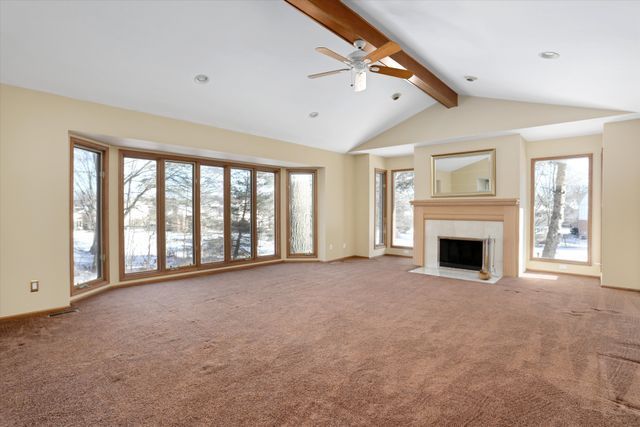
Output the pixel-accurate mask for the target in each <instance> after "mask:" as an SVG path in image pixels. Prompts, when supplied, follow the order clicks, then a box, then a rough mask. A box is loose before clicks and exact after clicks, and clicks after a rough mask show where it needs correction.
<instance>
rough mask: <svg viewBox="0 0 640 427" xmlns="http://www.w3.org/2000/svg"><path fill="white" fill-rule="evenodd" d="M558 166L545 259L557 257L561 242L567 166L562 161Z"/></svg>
mask: <svg viewBox="0 0 640 427" xmlns="http://www.w3.org/2000/svg"><path fill="white" fill-rule="evenodd" d="M556 164H557V170H556V174H555V185H554V188H553V209H552V210H551V217H550V219H549V227H548V229H547V237H546V238H545V242H544V249H543V250H542V256H543V257H544V258H553V257H555V254H556V250H557V248H558V243H559V242H560V225H561V224H562V221H563V212H564V205H565V195H566V189H565V185H566V176H567V164H566V163H565V162H562V161H561V162H556Z"/></svg>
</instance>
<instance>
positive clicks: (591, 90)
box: [345, 0, 640, 112]
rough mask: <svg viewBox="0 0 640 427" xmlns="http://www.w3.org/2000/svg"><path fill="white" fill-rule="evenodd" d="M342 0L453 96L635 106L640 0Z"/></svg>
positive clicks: (639, 89)
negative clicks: (469, 78) (547, 55)
mask: <svg viewBox="0 0 640 427" xmlns="http://www.w3.org/2000/svg"><path fill="white" fill-rule="evenodd" d="M345 3H347V4H348V5H349V6H350V7H352V8H353V9H354V10H356V11H357V12H358V13H360V14H361V15H362V16H364V17H365V18H366V19H367V20H368V21H369V22H371V23H372V24H374V25H375V26H376V27H378V28H379V29H380V30H381V31H383V32H384V33H385V34H386V35H387V36H388V37H390V38H391V39H393V40H398V41H399V43H400V44H401V45H402V47H403V49H404V50H405V51H407V52H408V53H410V54H412V55H414V56H415V57H416V59H418V60H419V61H421V62H422V63H423V64H425V65H427V66H428V67H429V68H430V69H431V70H432V71H434V72H435V73H436V74H438V75H439V76H440V77H441V78H442V79H443V80H445V81H446V82H448V83H449V84H450V85H451V86H452V87H453V88H454V89H456V90H457V91H458V92H459V93H460V94H465V95H471V96H481V97H487V98H501V99H509V100H515V101H527V102H538V103H546V104H559V105H571V106H578V107H592V108H606V109H614V110H624V111H634V112H638V111H640V83H639V82H638V78H639V77H638V76H640V1H614V0H606V1H597V0H593V1H590V0H583V1H574V0H571V1H454V0H447V1H403V0H345ZM542 51H556V52H558V53H560V55H561V56H560V58H559V59H556V60H543V59H541V58H540V57H539V56H538V54H539V53H540V52H542ZM465 75H473V76H477V77H478V80H477V81H475V82H473V83H468V82H466V81H465V80H464V76H465Z"/></svg>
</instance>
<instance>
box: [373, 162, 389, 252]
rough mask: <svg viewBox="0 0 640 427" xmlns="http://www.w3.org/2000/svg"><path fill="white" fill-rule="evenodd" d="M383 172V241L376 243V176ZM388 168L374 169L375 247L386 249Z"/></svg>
mask: <svg viewBox="0 0 640 427" xmlns="http://www.w3.org/2000/svg"><path fill="white" fill-rule="evenodd" d="M378 174H381V175H382V176H383V177H384V179H383V181H382V186H383V188H382V191H381V194H382V225H381V227H382V243H379V244H376V206H377V204H378V203H377V202H378V200H377V198H378V192H377V191H376V177H377V175H378ZM387 178H388V177H387V170H386V169H378V168H376V169H374V171H373V249H384V248H386V247H387V243H388V242H387V240H388V239H387V226H388V224H387V206H388V205H387V188H388V186H387Z"/></svg>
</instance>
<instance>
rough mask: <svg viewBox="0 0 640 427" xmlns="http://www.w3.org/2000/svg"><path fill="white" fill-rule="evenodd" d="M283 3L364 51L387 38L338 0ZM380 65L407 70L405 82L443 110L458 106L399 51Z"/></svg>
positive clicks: (450, 93) (427, 73)
mask: <svg viewBox="0 0 640 427" xmlns="http://www.w3.org/2000/svg"><path fill="white" fill-rule="evenodd" d="M285 1H286V2H287V3H289V4H290V5H291V6H293V7H295V8H296V9H298V10H299V11H300V12H302V13H304V14H305V15H307V16H308V17H309V18H311V19H313V20H314V21H316V22H317V23H319V24H320V25H322V26H324V27H325V28H326V29H328V30H329V31H331V32H332V33H334V34H335V35H337V36H339V37H340V38H342V39H343V40H345V41H347V42H348V43H351V44H353V42H354V41H356V40H357V39H362V40H364V41H366V42H367V46H366V47H365V51H367V52H371V51H373V50H375V49H377V48H379V47H380V46H382V45H383V44H385V43H386V42H388V41H389V38H388V37H387V36H385V35H384V34H383V33H382V32H381V31H379V30H378V29H377V28H375V27H374V26H373V25H371V24H370V23H369V22H367V21H366V20H365V19H364V18H363V17H361V16H360V15H358V14H357V13H356V12H354V11H353V10H352V9H350V8H349V7H347V6H346V5H345V4H344V3H342V2H341V1H340V0H285ZM394 41H395V40H394ZM396 42H397V41H396ZM380 62H381V63H382V64H384V65H386V66H387V67H395V68H405V69H407V70H409V71H411V72H412V73H413V77H411V78H410V79H409V81H410V82H411V83H413V84H414V85H415V86H416V87H418V88H419V89H420V90H422V91H423V92H425V93H426V94H427V95H429V96H430V97H432V98H433V99H435V100H436V101H438V102H440V103H441V104H442V105H444V106H445V107H447V108H451V107H456V106H458V94H457V93H456V92H455V91H454V90H453V89H451V88H450V87H449V86H447V85H446V83H444V82H443V81H442V80H440V79H439V78H438V77H437V76H436V75H435V74H433V73H432V72H431V71H429V69H427V67H425V66H424V65H422V64H420V63H419V62H418V61H416V60H415V59H414V58H412V57H411V56H410V55H409V54H408V53H406V52H404V51H400V52H398V53H395V54H393V55H391V57H387V58H384V59H383V60H381V61H380Z"/></svg>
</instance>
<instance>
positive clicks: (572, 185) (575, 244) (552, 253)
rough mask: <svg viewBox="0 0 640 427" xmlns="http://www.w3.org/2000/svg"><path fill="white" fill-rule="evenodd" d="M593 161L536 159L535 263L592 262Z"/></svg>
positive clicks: (583, 158)
mask: <svg viewBox="0 0 640 427" xmlns="http://www.w3.org/2000/svg"><path fill="white" fill-rule="evenodd" d="M591 161H592V158H591V155H590V154H589V155H581V156H571V157H557V158H547V159H532V161H531V168H532V189H531V194H532V212H533V214H532V230H531V245H532V248H531V257H532V259H539V260H547V261H562V262H575V263H590V262H591V256H590V240H591Z"/></svg>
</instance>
